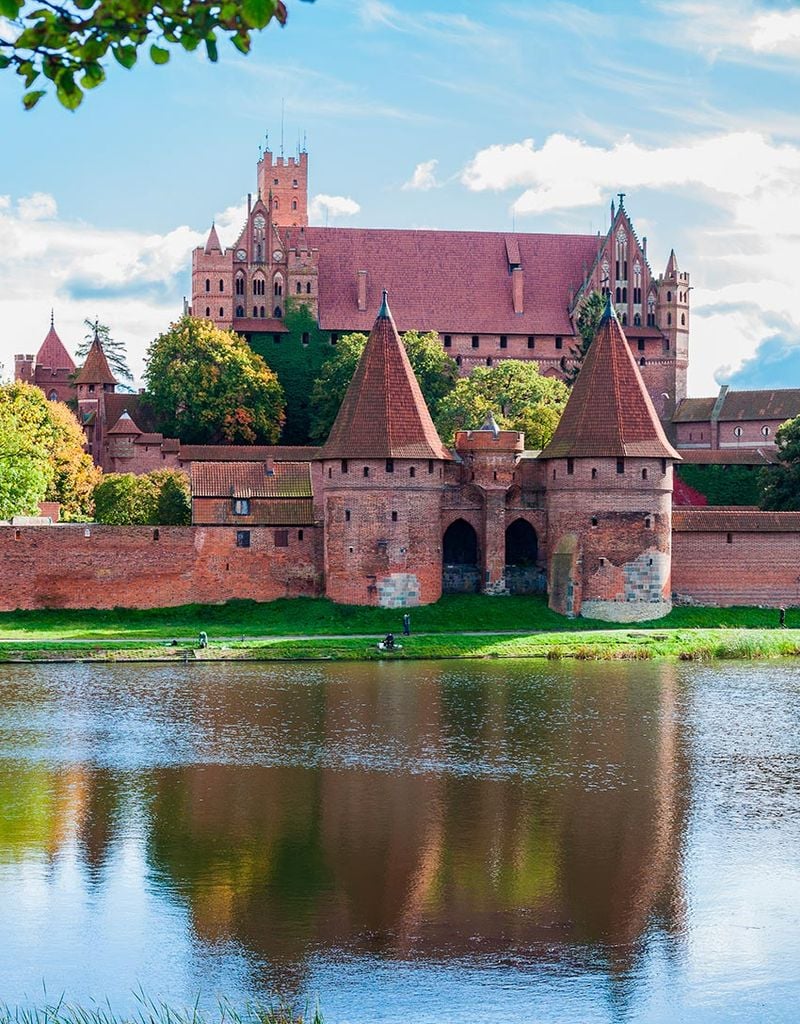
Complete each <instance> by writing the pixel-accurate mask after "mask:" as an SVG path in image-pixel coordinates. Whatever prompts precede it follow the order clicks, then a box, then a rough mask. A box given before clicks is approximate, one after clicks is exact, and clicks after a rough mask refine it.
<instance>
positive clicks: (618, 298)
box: [614, 287, 622, 303]
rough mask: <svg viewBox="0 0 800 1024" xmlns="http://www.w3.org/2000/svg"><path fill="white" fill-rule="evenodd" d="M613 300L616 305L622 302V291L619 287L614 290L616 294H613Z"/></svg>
mask: <svg viewBox="0 0 800 1024" xmlns="http://www.w3.org/2000/svg"><path fill="white" fill-rule="evenodd" d="M614 300H615V302H617V303H619V302H622V289H621V288H619V287H618V288H617V290H616V292H615V294H614Z"/></svg>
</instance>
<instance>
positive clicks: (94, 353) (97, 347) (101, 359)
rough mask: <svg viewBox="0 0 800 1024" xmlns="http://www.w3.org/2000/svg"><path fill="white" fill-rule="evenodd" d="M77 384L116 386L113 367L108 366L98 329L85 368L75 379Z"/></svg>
mask: <svg viewBox="0 0 800 1024" xmlns="http://www.w3.org/2000/svg"><path fill="white" fill-rule="evenodd" d="M75 383H76V384H116V383H117V379H116V377H115V376H114V374H113V373H112V372H111V367H110V366H109V365H108V360H107V359H106V354H105V352H104V351H103V346H102V344H101V343H100V336H99V335H98V333H97V328H95V331H94V340H93V341H92V346H91V348H90V349H89V351H88V352H87V353H86V361H85V362H84V364H83V366H82V367H81V368H80V370H78V374H77V376H76V377H75Z"/></svg>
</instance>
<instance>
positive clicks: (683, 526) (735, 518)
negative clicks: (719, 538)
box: [672, 508, 800, 533]
mask: <svg viewBox="0 0 800 1024" xmlns="http://www.w3.org/2000/svg"><path fill="white" fill-rule="evenodd" d="M672 529H673V530H676V531H677V532H678V533H719V532H731V533H735V532H738V533H797V532H800V512H759V511H756V510H755V509H742V508H709V509H697V508H691V509H688V508H683V509H675V510H674V511H673V513H672Z"/></svg>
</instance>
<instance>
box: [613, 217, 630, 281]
mask: <svg viewBox="0 0 800 1024" xmlns="http://www.w3.org/2000/svg"><path fill="white" fill-rule="evenodd" d="M627 276H628V236H627V235H626V234H625V228H623V227H622V225H620V227H619V231H617V258H616V274H615V277H616V279H617V280H619V279H620V278H627Z"/></svg>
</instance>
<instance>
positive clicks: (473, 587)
mask: <svg viewBox="0 0 800 1024" xmlns="http://www.w3.org/2000/svg"><path fill="white" fill-rule="evenodd" d="M479 566H480V563H479V549H478V534H477V533H476V532H475V528H474V527H473V526H471V525H470V524H469V523H468V522H467V521H466V519H456V520H455V521H454V522H452V523H451V524H450V525H449V526H448V527H447V529H446V530H445V532H444V537H443V538H442V593H443V594H475V593H477V592H478V590H479V588H480V579H481V574H480V567H479Z"/></svg>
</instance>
